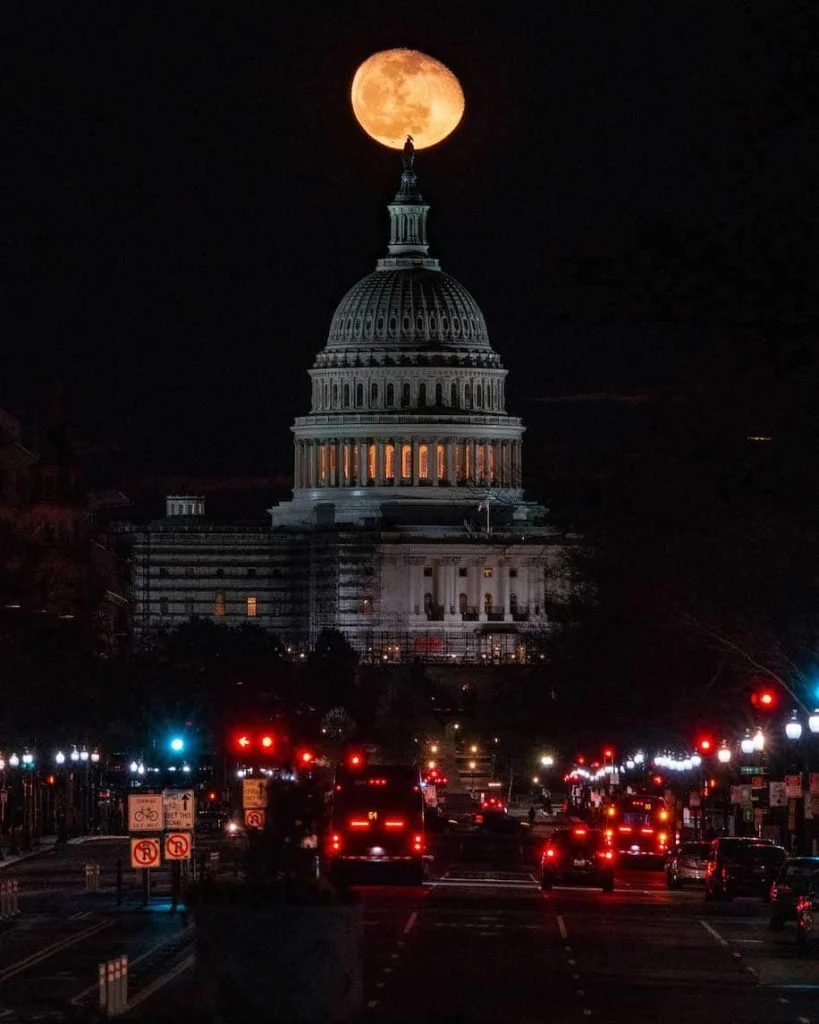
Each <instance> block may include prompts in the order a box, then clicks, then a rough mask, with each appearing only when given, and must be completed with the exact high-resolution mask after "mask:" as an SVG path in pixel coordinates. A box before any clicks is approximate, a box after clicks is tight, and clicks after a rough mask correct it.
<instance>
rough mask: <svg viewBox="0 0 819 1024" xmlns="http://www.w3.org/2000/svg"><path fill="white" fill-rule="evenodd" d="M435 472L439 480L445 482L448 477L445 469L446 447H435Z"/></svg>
mask: <svg viewBox="0 0 819 1024" xmlns="http://www.w3.org/2000/svg"><path fill="white" fill-rule="evenodd" d="M435 472H436V473H437V475H438V479H439V480H443V478H444V476H445V475H446V470H445V468H444V446H443V445H442V444H439V445H436V446H435Z"/></svg>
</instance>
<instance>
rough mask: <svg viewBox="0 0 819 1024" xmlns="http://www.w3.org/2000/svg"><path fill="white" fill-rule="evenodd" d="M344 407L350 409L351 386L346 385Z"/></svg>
mask: <svg viewBox="0 0 819 1024" xmlns="http://www.w3.org/2000/svg"><path fill="white" fill-rule="evenodd" d="M344 406H345V408H349V406H350V385H349V384H345V385H344Z"/></svg>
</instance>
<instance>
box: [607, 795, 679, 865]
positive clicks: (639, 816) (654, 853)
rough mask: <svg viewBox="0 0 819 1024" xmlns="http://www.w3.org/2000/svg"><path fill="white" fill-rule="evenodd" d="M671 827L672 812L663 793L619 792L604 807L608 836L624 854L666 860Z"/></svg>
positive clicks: (620, 852)
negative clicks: (639, 794) (620, 794)
mask: <svg viewBox="0 0 819 1024" xmlns="http://www.w3.org/2000/svg"><path fill="white" fill-rule="evenodd" d="M671 827H672V821H671V813H670V812H669V810H668V808H667V807H666V804H665V800H663V798H662V797H659V796H648V795H643V796H637V795H634V794H628V795H624V796H615V797H613V798H612V799H611V800H609V801H607V802H606V804H605V805H604V807H603V828H604V829H605V832H606V837H607V839H608V840H609V842H610V843H611V845H612V846H613V848H614V849H615V850H616V851H617V852H618V853H619V854H620V855H621V856H622V857H634V858H640V859H643V860H646V861H648V860H653V861H658V860H664V859H665V857H666V854H667V853H668V848H669V845H670V842H671Z"/></svg>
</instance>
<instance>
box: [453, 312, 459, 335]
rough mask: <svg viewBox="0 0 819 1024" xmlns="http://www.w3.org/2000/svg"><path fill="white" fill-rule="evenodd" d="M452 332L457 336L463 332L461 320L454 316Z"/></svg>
mask: <svg viewBox="0 0 819 1024" xmlns="http://www.w3.org/2000/svg"><path fill="white" fill-rule="evenodd" d="M452 333H453V334H454V335H455V336H456V337H457V336H458V335H459V334H460V333H461V321H460V320H459V319H458V318H457V316H454V317H453V318H452Z"/></svg>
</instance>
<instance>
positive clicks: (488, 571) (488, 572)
mask: <svg viewBox="0 0 819 1024" xmlns="http://www.w3.org/2000/svg"><path fill="white" fill-rule="evenodd" d="M494 574H495V570H494V569H493V568H492V567H491V566H489V565H485V566H484V568H483V575H484V579H487V580H491V579H492V577H493V576H494Z"/></svg>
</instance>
